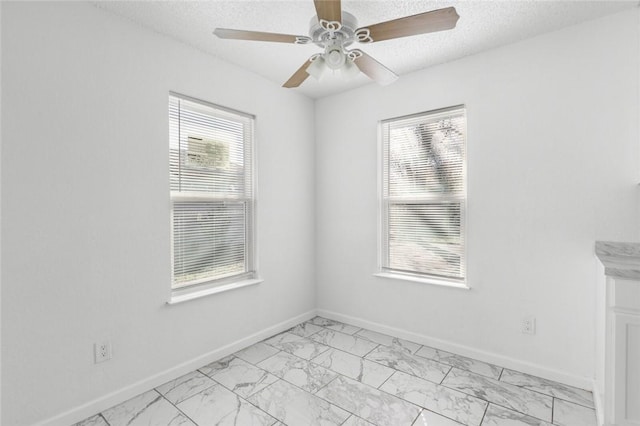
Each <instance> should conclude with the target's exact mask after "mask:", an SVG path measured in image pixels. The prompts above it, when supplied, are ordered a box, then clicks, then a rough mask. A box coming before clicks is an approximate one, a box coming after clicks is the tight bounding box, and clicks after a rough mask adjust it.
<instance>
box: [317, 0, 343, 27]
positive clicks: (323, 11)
mask: <svg viewBox="0 0 640 426" xmlns="http://www.w3.org/2000/svg"><path fill="white" fill-rule="evenodd" d="M314 3H315V5H316V14H317V15H318V21H320V20H321V19H324V20H325V21H329V22H331V21H337V22H342V6H341V5H340V0H314Z"/></svg>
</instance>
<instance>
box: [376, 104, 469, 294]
mask: <svg viewBox="0 0 640 426" xmlns="http://www.w3.org/2000/svg"><path fill="white" fill-rule="evenodd" d="M380 131H381V138H380V142H381V160H382V165H381V169H380V170H381V175H382V176H381V177H382V179H381V180H382V182H381V191H382V194H381V197H380V200H381V206H380V221H381V238H380V272H381V275H384V276H389V275H391V276H394V277H400V278H406V279H413V280H419V281H429V282H434V283H438V284H448V285H453V286H460V287H466V285H465V241H464V238H465V232H464V224H465V201H466V183H465V181H466V166H465V162H466V161H465V157H466V155H465V148H466V147H465V145H466V135H465V134H466V119H465V109H464V107H463V106H458V107H452V108H447V109H442V110H437V111H430V112H426V113H421V114H416V115H411V116H407V117H400V118H394V119H390V120H385V121H382V122H381V125H380Z"/></svg>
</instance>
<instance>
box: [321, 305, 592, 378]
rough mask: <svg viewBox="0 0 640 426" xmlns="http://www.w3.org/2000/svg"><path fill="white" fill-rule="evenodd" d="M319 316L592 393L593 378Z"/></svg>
mask: <svg viewBox="0 0 640 426" xmlns="http://www.w3.org/2000/svg"><path fill="white" fill-rule="evenodd" d="M317 314H318V315H320V316H322V317H326V318H329V319H333V320H336V321H341V322H344V323H347V324H351V325H355V326H358V327H363V328H367V329H369V330H373V331H377V332H379V333H384V334H389V335H391V336H394V337H399V338H401V339H405V340H409V341H412V342H415V343H420V344H421V345H426V346H431V347H434V348H437V349H442V350H444V351H448V352H454V353H456V354H459V355H463V356H466V357H469V358H474V359H477V360H479V361H484V362H488V363H490V364H495V365H498V366H500V367H506V368H508V369H510V370H516V371H520V372H522V373H527V374H531V375H533V376H538V377H543V378H545V379H549V380H553V381H556V382H560V383H564V384H567V385H570V386H575V387H577V388H580V389H588V390H590V389H592V386H593V384H592V380H593V379H591V378H587V377H579V376H574V375H571V374H567V373H565V372H563V371H559V370H555V369H552V368H548V367H545V366H542V365H539V364H534V363H530V362H526V361H521V360H518V359H515V358H511V357H508V356H504V355H500V354H496V353H492V352H487V351H483V350H480V349H476V348H472V347H470V346H465V345H460V344H458V343H454V342H450V341H447V340H442V339H438V338H435V337H430V336H426V335H424V334H419V333H414V332H412V331H407V330H403V329H400V328H395V327H390V326H387V325H384V324H380V323H376V322H372V321H368V320H365V319H362V318H356V317H352V316H349V315H343V314H339V313H337V312H331V311H327V310H324V309H318V310H317Z"/></svg>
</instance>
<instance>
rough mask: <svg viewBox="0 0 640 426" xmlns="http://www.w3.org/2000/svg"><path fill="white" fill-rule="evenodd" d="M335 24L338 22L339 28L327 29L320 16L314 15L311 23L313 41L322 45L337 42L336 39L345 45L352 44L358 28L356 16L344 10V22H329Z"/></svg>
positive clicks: (310, 33)
mask: <svg viewBox="0 0 640 426" xmlns="http://www.w3.org/2000/svg"><path fill="white" fill-rule="evenodd" d="M335 24H338V25H339V28H337V29H336V30H331V29H327V28H325V27H323V26H322V25H321V24H320V22H319V21H318V17H317V16H314V17H313V18H311V22H310V24H309V27H310V28H309V37H311V40H312V41H313V43H315V44H316V45H318V46H320V47H327V46H329V45H332V44H336V41H337V42H338V43H339V44H340V45H341V46H343V47H345V46H349V45H350V44H352V43H353V39H354V33H355V30H356V29H357V28H358V21H357V19H356V17H355V16H353V15H352V14H350V13H349V12H345V11H342V22H341V23H340V22H335V23H334V22H329V23H328V26H332V25H335ZM340 24H341V25H340Z"/></svg>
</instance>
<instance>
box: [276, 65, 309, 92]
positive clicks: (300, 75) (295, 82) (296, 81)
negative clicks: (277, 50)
mask: <svg viewBox="0 0 640 426" xmlns="http://www.w3.org/2000/svg"><path fill="white" fill-rule="evenodd" d="M309 65H311V59H307V62H305V63H304V64H302V66H301V67H300V68H298V71H296V72H294V73H293V75H292V76H291V78H289V80H287V81H286V83H284V84H283V85H282V87H287V88H289V89H290V88H292V87H298V86H300V85H301V84H302V82H303V81H305V80H306V79H307V77H309V74H307V68H308V67H309Z"/></svg>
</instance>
